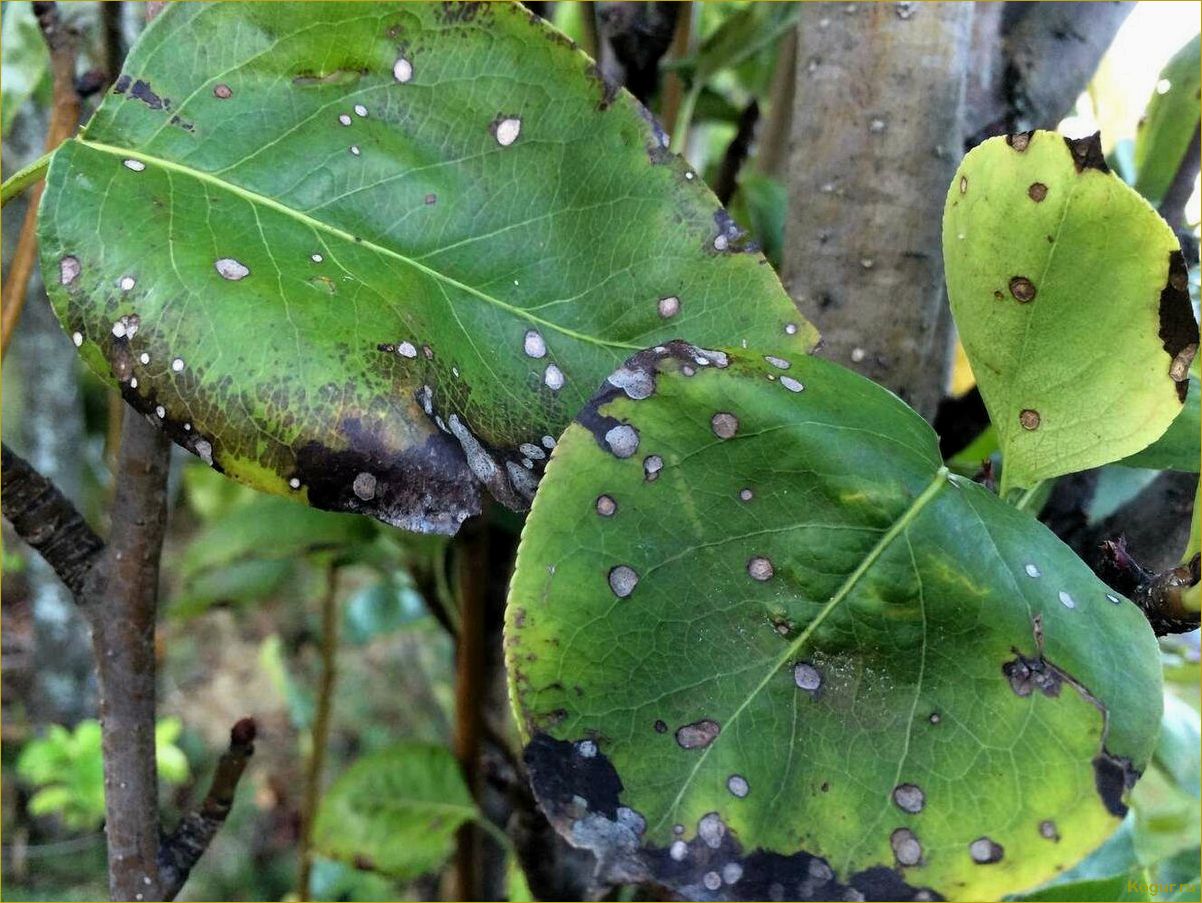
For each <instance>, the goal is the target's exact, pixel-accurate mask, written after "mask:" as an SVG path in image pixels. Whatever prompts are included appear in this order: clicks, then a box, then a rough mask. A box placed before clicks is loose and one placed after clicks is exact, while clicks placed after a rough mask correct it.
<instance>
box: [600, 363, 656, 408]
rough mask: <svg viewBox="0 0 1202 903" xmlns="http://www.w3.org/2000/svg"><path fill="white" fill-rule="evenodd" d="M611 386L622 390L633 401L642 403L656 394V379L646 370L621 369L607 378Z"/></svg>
mask: <svg viewBox="0 0 1202 903" xmlns="http://www.w3.org/2000/svg"><path fill="white" fill-rule="evenodd" d="M605 381H606V382H608V383H609V384H610V385H611V386H613V387H614V388H617V389H621V390H622V391H623V392H625V393H626V397H627V398H630V399H632V400H633V401H642V400H643V399H644V398H648V397H650V396H651V395H652V394H653V393H654V392H655V379H654V378H653V377H652V376H651V374H650V373H648V372H647V371H646V370H638V369H631V368H630V367H620V368H618V369H617V370H615V371H614V372H613V373H611V374H609V376H607V377H606V378H605Z"/></svg>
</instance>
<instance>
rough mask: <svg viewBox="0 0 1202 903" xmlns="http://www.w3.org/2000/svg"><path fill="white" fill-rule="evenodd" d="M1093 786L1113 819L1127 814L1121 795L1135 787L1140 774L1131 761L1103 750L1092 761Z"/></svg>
mask: <svg viewBox="0 0 1202 903" xmlns="http://www.w3.org/2000/svg"><path fill="white" fill-rule="evenodd" d="M1093 773H1094V785H1095V786H1096V787H1097V790H1098V796H1100V797H1101V798H1102V803H1103V805H1105V806H1106V811H1107V812H1109V813H1110V814H1111V815H1113V816H1114V817H1115V818H1122V817H1123V816H1125V815H1126V814H1127V804H1126V803H1125V802H1123V795H1124V794H1125V793H1126V792H1127V791H1128V790H1130V789H1131V788H1132V787H1134V786H1135V782H1136V781H1138V780H1139V776H1140V773H1139V772H1138V771H1136V770H1135V768H1134V767H1132V765H1131V760H1130V759H1126V758H1124V757H1122V756H1115V755H1111V754H1110V753H1109V752H1107V751H1106V750H1105V749H1103V750H1102V752H1101V753H1099V754H1098V755H1097V756H1095V757H1094V760H1093Z"/></svg>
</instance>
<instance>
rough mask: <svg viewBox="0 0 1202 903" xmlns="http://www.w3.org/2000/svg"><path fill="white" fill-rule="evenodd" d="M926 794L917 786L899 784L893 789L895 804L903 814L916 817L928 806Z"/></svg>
mask: <svg viewBox="0 0 1202 903" xmlns="http://www.w3.org/2000/svg"><path fill="white" fill-rule="evenodd" d="M926 801H927V798H926V794H924V793H923V792H922V788H921V787H919V786H918V785H917V784H898V785H897V786H896V787H894V788H893V802H894V803H895V804H896V805H897V808H899V809H901V810H902V811H903V812H909V813H910V814H911V815H916V814H918V813H919V812H921V811H922V808H923V806H925V805H926Z"/></svg>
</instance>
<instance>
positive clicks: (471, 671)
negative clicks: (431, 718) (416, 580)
mask: <svg viewBox="0 0 1202 903" xmlns="http://www.w3.org/2000/svg"><path fill="white" fill-rule="evenodd" d="M456 545H457V546H458V551H459V555H458V560H457V564H458V567H457V568H456V571H457V573H456V576H457V577H458V584H459V619H460V620H459V637H458V639H459V644H458V648H457V649H456V658H455V737H454V750H455V758H456V759H458V760H459V767H460V768H461V769H462V770H463V776H464V779H465V780H466V781H467V784H468V788H469V789H470V790H471V792H472V796H473V797H478V795H479V792H480V786H479V784H480V780H479V775H480V769H479V768H478V767H477V766H478V761H479V757H480V737H481V732H482V727H483V719H482V717H481V710H480V707H481V705H482V703H483V702H484V698H485V695H486V693H485V687H484V683H485V670H486V667H487V649H486V647H485V618H486V614H487V604H488V599H487V591H488V576H487V575H488V545H489V543H488V531H487V528H486V527H481V528H478V529H475V530H470V531H465V532H464V533H461V534H460V537H459V539H458V540H457V542H456ZM478 854H479V844H478V836H477V832H476V828H475V826H474V825H471V824H465V825H464V826H463V827H461V828H460V829H459V833H458V848H457V850H456V856H455V881H456V885H457V886H456V888H455V891H454V893H453V898H454V899H458V900H478V899H480V898H481V895H480V893H479V887H478V878H479V871H480V870H479V868H478V867H477V866H478V862H477V860H478Z"/></svg>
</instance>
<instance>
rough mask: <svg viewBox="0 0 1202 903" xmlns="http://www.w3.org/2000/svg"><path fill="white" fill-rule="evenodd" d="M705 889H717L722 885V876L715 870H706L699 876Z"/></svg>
mask: <svg viewBox="0 0 1202 903" xmlns="http://www.w3.org/2000/svg"><path fill="white" fill-rule="evenodd" d="M701 883H702V884H704V885H705V889H706V890H717V889H718V888H720V887H721V886H722V876H721V875H719V874H718V873H717V872H706V873H705V875H703V876H702V878H701Z"/></svg>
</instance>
